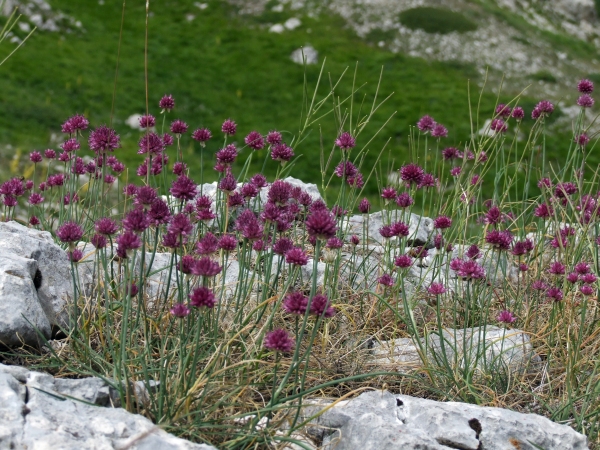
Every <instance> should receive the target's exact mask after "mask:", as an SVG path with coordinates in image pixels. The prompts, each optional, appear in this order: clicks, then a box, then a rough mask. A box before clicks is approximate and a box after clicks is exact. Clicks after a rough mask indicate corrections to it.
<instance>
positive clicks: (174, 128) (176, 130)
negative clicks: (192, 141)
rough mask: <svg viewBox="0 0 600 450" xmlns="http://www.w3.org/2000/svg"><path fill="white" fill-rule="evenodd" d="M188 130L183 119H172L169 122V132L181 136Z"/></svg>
mask: <svg viewBox="0 0 600 450" xmlns="http://www.w3.org/2000/svg"><path fill="white" fill-rule="evenodd" d="M187 130H188V124H187V123H185V122H184V121H183V120H179V119H178V120H174V121H173V122H171V133H173V134H176V135H178V136H181V135H182V134H184V133H186V132H187Z"/></svg>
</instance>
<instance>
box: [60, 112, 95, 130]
mask: <svg viewBox="0 0 600 450" xmlns="http://www.w3.org/2000/svg"><path fill="white" fill-rule="evenodd" d="M89 124H90V122H89V121H88V120H87V119H86V118H85V117H84V116H82V115H80V114H76V115H74V116H73V117H70V118H69V119H67V120H66V122H65V123H63V124H62V127H61V131H62V132H63V133H68V134H72V133H75V132H76V131H77V130H80V131H83V130H86V129H87V127H88V126H89Z"/></svg>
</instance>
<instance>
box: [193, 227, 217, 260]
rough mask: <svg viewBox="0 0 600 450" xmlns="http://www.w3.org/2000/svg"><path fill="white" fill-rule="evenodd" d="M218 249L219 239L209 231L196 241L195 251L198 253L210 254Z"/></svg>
mask: <svg viewBox="0 0 600 450" xmlns="http://www.w3.org/2000/svg"><path fill="white" fill-rule="evenodd" d="M218 249H219V240H218V239H217V237H216V236H215V235H214V234H212V233H211V232H210V231H207V232H206V234H205V235H204V236H202V238H201V239H200V240H199V241H198V242H197V243H196V252H198V254H200V255H212V254H213V253H216V252H217V250H218Z"/></svg>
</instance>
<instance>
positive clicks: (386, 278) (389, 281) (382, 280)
mask: <svg viewBox="0 0 600 450" xmlns="http://www.w3.org/2000/svg"><path fill="white" fill-rule="evenodd" d="M377 282H378V283H379V284H381V285H382V286H387V287H391V286H393V285H394V279H393V278H392V276H391V275H390V274H388V273H384V274H383V275H382V276H380V277H379V278H378V279H377Z"/></svg>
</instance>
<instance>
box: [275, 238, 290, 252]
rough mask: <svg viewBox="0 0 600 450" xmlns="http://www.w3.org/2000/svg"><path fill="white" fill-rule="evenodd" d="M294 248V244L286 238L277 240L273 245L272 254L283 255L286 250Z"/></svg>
mask: <svg viewBox="0 0 600 450" xmlns="http://www.w3.org/2000/svg"><path fill="white" fill-rule="evenodd" d="M293 247H294V242H293V241H292V240H291V239H290V238H288V237H282V238H279V239H278V240H277V241H276V242H275V244H273V252H274V253H276V254H278V255H285V254H286V252H287V251H288V250H290V249H291V248H293Z"/></svg>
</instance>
